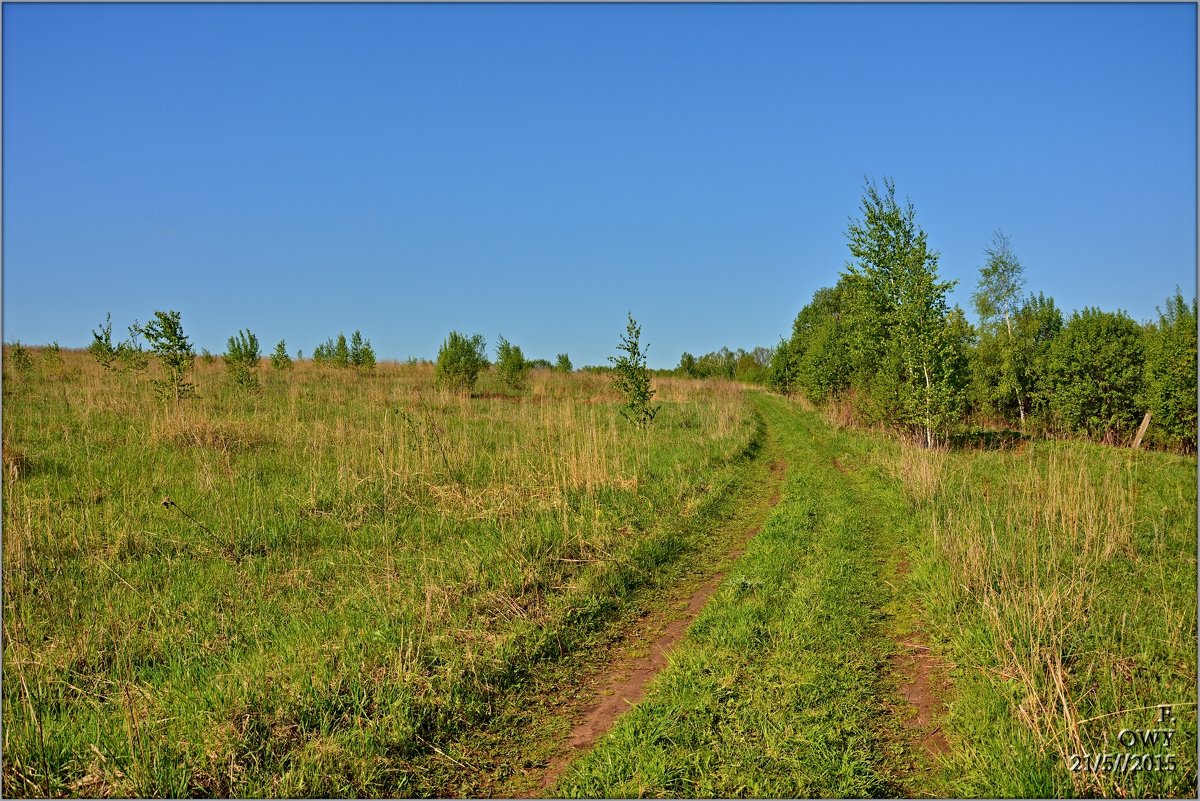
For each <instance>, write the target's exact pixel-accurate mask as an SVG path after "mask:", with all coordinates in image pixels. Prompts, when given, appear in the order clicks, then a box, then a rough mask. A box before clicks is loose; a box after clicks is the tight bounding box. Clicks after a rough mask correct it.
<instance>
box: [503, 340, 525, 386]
mask: <svg viewBox="0 0 1200 801" xmlns="http://www.w3.org/2000/svg"><path fill="white" fill-rule="evenodd" d="M496 370H497V371H498V372H499V373H500V380H501V381H503V382H504V385H505V386H506V387H508V388H509V389H515V390H522V389H524V388H525V382H526V379H527V377H528V375H529V363H528V362H526V361H525V354H524V353H522V352H521V348H520V347H519V346H517V345H514V344H512V343H511V342H509V341H508V340H507V339H505V338H504V337H503V336H501V337H500V342H499V344H497V345H496Z"/></svg>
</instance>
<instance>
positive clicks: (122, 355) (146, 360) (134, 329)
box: [117, 320, 150, 373]
mask: <svg viewBox="0 0 1200 801" xmlns="http://www.w3.org/2000/svg"><path fill="white" fill-rule="evenodd" d="M139 336H140V333H139V327H138V324H137V320H134V321H133V325H131V326H129V339H127V340H125V341H124V342H122V343H121V344H119V345H117V361H118V362H120V364H121V369H122V370H123V371H125V372H127V373H140V372H141V371H142V370H145V369H146V367H147V366H149V364H150V355H149V354H148V353H146V351H144V350H143V349H142V345H141V343H140V342H138V341H137V340H138V337H139Z"/></svg>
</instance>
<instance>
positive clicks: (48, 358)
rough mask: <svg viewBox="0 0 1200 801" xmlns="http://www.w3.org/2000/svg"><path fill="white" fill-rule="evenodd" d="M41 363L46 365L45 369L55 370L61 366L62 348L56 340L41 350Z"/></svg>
mask: <svg viewBox="0 0 1200 801" xmlns="http://www.w3.org/2000/svg"><path fill="white" fill-rule="evenodd" d="M42 363H43V364H45V365H46V369H47V370H55V369H58V368H59V367H62V364H63V356H62V348H61V347H59V345H58V340H54V341H53V342H51V343H50V344H49V345H47V346H46V349H45V350H44V351H42Z"/></svg>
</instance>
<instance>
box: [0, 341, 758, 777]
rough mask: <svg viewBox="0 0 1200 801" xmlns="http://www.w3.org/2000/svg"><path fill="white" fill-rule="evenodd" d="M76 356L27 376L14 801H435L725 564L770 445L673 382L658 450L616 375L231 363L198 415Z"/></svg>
mask: <svg viewBox="0 0 1200 801" xmlns="http://www.w3.org/2000/svg"><path fill="white" fill-rule="evenodd" d="M65 356H66V361H65V365H63V366H59V367H55V368H54V369H48V368H46V367H43V366H40V365H39V367H38V368H37V369H35V371H34V372H33V373H31V374H15V375H8V376H6V380H5V382H4V393H5V398H4V404H5V415H4V421H3V422H4V442H5V461H6V466H8V468H9V469H8V470H6V476H5V484H4V532H5V537H4V579H5V580H4V612H5V614H4V678H5V681H4V706H3V724H4V726H3V729H4V757H5V759H4V774H3V777H4V791H5V792H6V793H7V794H10V795H45V794H53V795H57V794H79V795H101V794H118V795H160V796H181V795H239V796H256V795H318V796H319V795H327V796H347V795H404V794H436V793H438V792H439V791H440V790H442V789H444V787H445V786H446V785H445V784H444V783H439V782H444V781H445V780H446V777H444V776H442V775H440V774H435V773H430V772H429V771H427V770H425V769H424V768H423V766H424V765H426V763H427V762H428V759H429V756H430V755H431V754H436V753H437V749H438V748H439V747H440V744H443V743H445V742H447V741H448V740H449V739H452V738H454V737H457V736H460V734H461V733H462V732H463V731H467V730H470V729H471V728H472V727H475V726H478V725H480V724H481V723H482V722H485V721H487V720H488V719H489V718H490V717H491V716H493V715H494V714H495V711H496V709H497V707H498V705H499V704H501V703H502V701H503V700H504V698H505V697H506V696H507V695H508V694H509V693H511V692H513V691H515V690H516V689H517V688H520V687H521V686H522V685H523V684H524V683H525V682H526V681H527V677H528V675H529V673H530V671H531V670H533V669H534V668H535V667H536V666H537V665H539V664H541V663H543V662H545V661H547V660H550V661H552V660H556V659H558V658H560V657H561V655H563V654H569V653H571V652H572V651H574V650H577V649H579V648H582V647H585V646H586V645H587V644H589V643H590V642H592V641H594V639H595V637H596V636H598V632H602V631H603V630H604V628H605V627H606V626H607V625H609V623H610V622H611V621H612V620H614V619H615V618H616V617H617V616H618V615H620V614H621V613H622V612H623V611H624V608H625V606H626V605H627V603H628V601H629V599H630V597H632V595H633V594H634V593H636V592H637V590H638V589H639V588H642V587H646V586H652V585H654V583H655V582H657V581H659V580H660V579H661V578H662V576H663V575H666V574H667V573H669V571H667V570H666V568H667V567H668V566H670V565H671V564H673V563H674V562H675V561H676V560H677V559H678V558H679V557H680V556H681V555H682V554H685V553H687V552H689V551H691V550H694V549H695V548H697V547H698V546H699V545H701V544H702V543H703V542H704V541H705V540H704V539H703V529H704V526H703V525H701V524H702V523H703V522H705V521H708V520H711V519H712V518H713V516H714V514H715V510H717V509H718V508H719V507H720V505H721V503H722V502H723V499H724V498H725V497H726V495H727V493H728V492H729V490H730V488H731V487H732V486H733V484H734V482H735V480H736V478H737V476H738V475H739V472H740V471H741V470H743V469H744V468H743V464H744V462H745V459H744V457H745V456H746V455H747V454H748V453H750V452H752V451H753V450H754V448H755V447H756V443H757V442H758V441H759V439H760V437H761V432H760V428H759V427H758V425H757V424H756V422H755V418H754V415H753V413H752V410H751V409H750V408H749V406H748V405H747V404H746V402H745V400H744V399H743V398H742V396H741V395H740V393H739V392H738V391H737V390H736V389H734V388H732V387H730V386H713V385H701V384H699V383H694V382H671V381H660V382H658V383H659V389H660V398H661V399H662V400H663V401H664V408H663V411H662V413H661V414H660V417H659V419H658V420H657V421H656V423H655V425H654V426H653V427H652V428H651V430H650V432H649V433H648V434H646V435H642V434H641V433H639V432H636V431H635V430H633V429H631V428H630V427H629V426H627V425H625V424H624V423H623V421H620V420H619V419H618V414H617V404H618V399H617V398H616V397H615V396H614V395H613V394H612V391H611V382H610V381H609V380H607V379H606V378H605V377H603V376H601V377H594V376H587V375H576V376H561V375H555V374H549V373H546V374H540V375H535V376H534V377H533V380H532V381H531V387H530V390H529V392H528V393H527V394H526V395H525V396H522V397H520V398H516V399H514V398H512V397H510V396H508V395H506V394H504V393H500V392H497V391H496V390H497V389H498V388H497V387H494V386H490V385H489V384H487V383H486V381H485V383H483V385H481V387H480V392H479V395H480V396H479V397H474V398H465V397H460V396H457V395H454V394H450V393H445V392H442V391H439V390H438V389H436V388H435V387H434V386H433V385H432V371H431V370H430V369H429V368H427V367H419V366H418V367H401V366H394V365H381V367H380V369H379V370H377V371H376V373H375V374H373V375H369V376H357V375H354V374H352V373H347V372H343V371H335V370H318V369H313V368H311V366H308V365H302V366H299V367H298V368H297V369H296V370H295V371H293V372H292V373H291V374H288V375H286V376H279V375H274V374H268V375H266V376H265V379H266V380H265V381H264V390H263V392H262V393H260V394H258V395H247V394H241V393H238V392H237V391H236V390H235V389H234V388H233V387H232V386H231V383H230V381H229V379H228V377H227V376H226V375H225V374H224V372H223V371H222V370H221V369H220V366H219V365H214V366H212V367H201V368H200V369H199V370H198V371H197V372H198V377H197V383H198V385H199V392H200V396H201V397H200V398H198V399H196V400H193V401H187V402H185V403H183V404H181V405H179V406H177V407H176V406H163V405H161V404H160V403H159V402H158V401H157V400H155V398H154V397H153V394H152V391H151V390H150V389H148V388H147V387H146V386H145V383H144V382H141V381H138V380H135V379H134V377H132V376H128V375H125V376H122V375H103V374H101V373H100V372H99V371H98V369H97V368H96V367H95V365H93V364H91V363H90V362H89V360H88V359H87V357H85V356H84V355H83V354H77V353H76V354H71V353H67V354H65ZM167 496H169V497H170V499H171V500H172V501H173V502H174V505H168V506H164V505H163V500H164V498H165V497H167Z"/></svg>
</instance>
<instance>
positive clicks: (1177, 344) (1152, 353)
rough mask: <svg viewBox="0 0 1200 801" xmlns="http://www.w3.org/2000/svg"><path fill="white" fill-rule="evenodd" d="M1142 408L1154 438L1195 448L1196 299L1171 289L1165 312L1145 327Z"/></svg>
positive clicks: (1167, 443)
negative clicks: (1148, 414) (1171, 293)
mask: <svg viewBox="0 0 1200 801" xmlns="http://www.w3.org/2000/svg"><path fill="white" fill-rule="evenodd" d="M1145 343H1146V364H1145V375H1144V379H1143V397H1142V399H1141V401H1142V406H1143V407H1145V409H1146V410H1147V411H1149V412H1150V415H1151V423H1150V428H1151V430H1152V431H1153V432H1154V435H1155V438H1156V439H1158V440H1159V441H1161V442H1163V443H1164V444H1166V445H1169V446H1171V447H1173V448H1180V449H1182V450H1185V451H1187V452H1189V453H1191V452H1193V451H1195V449H1196V300H1195V299H1194V298H1193V299H1192V303H1191V305H1190V306H1189V305H1188V304H1187V303H1186V302H1185V301H1184V299H1183V295H1182V293H1180V291H1179V290H1178V289H1176V290H1175V295H1174V297H1171V298H1168V299H1167V308H1166V311H1162V310H1161V309H1160V310H1159V312H1158V320H1157V321H1156V322H1153V323H1151V324H1150V325H1148V326H1147V327H1146V334H1145Z"/></svg>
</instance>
